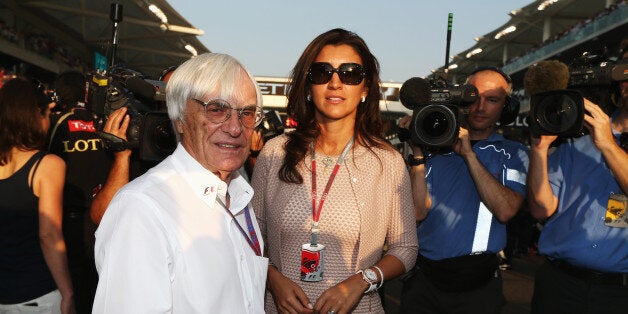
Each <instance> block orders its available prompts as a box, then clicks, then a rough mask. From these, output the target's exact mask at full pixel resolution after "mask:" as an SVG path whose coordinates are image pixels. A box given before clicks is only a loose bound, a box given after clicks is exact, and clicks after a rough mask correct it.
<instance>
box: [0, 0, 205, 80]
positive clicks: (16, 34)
mask: <svg viewBox="0 0 628 314" xmlns="http://www.w3.org/2000/svg"><path fill="white" fill-rule="evenodd" d="M116 3H119V4H121V5H122V13H123V14H122V17H123V18H122V21H121V22H120V23H119V27H118V45H117V49H116V58H115V61H116V64H118V63H122V64H126V65H128V66H129V67H130V68H132V69H134V70H137V71H139V72H141V73H143V74H144V75H146V76H147V77H152V78H157V77H158V76H159V73H160V72H161V71H162V70H164V69H166V68H168V67H170V66H172V65H177V64H180V63H182V62H183V61H185V60H187V59H189V58H190V57H191V56H192V55H194V54H201V53H204V52H207V51H209V49H207V48H206V47H205V46H204V45H203V44H202V43H201V42H200V41H199V40H198V36H200V35H202V34H203V31H202V30H200V29H197V28H195V27H194V26H192V25H191V24H190V23H189V22H188V21H187V20H185V18H183V17H182V16H181V15H180V14H179V13H178V12H177V11H176V10H175V9H174V8H172V7H171V6H170V5H169V4H168V2H167V1H165V0H151V1H150V2H148V1H143V0H117V1H116ZM110 8H111V2H110V1H83V0H47V1H32V0H19V1H18V0H2V2H0V67H3V68H5V69H6V70H7V71H13V72H19V73H23V74H27V75H32V76H37V77H38V78H40V79H42V80H49V78H53V77H54V75H55V74H58V73H60V72H62V71H64V70H68V69H76V70H79V71H83V72H87V71H91V70H92V69H94V64H96V63H97V59H98V61H100V58H103V57H104V58H105V59H106V62H109V60H108V59H107V58H109V57H110V56H111V49H110V46H111V45H110V43H111V41H112V35H113V33H112V29H113V27H112V24H113V22H112V19H111V18H110ZM159 12H162V13H161V14H160V13H159Z"/></svg>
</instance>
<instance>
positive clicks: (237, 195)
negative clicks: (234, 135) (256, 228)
mask: <svg viewBox="0 0 628 314" xmlns="http://www.w3.org/2000/svg"><path fill="white" fill-rule="evenodd" d="M172 161H173V164H174V166H175V168H176V169H177V171H179V172H180V173H182V174H185V175H183V178H184V179H185V180H186V181H187V183H188V184H189V185H190V187H192V189H193V190H194V193H195V194H196V195H197V196H198V197H199V198H200V199H203V200H205V202H207V203H208V204H210V206H212V207H213V206H214V203H215V202H216V198H220V200H221V201H222V202H223V203H224V202H225V197H226V194H227V191H229V195H230V200H231V201H230V208H229V209H230V210H231V212H232V213H233V214H234V215H236V214H238V213H239V212H240V211H242V210H243V209H244V207H245V206H247V205H248V204H249V202H250V201H251V199H252V198H253V188H252V187H251V185H250V184H249V183H248V182H247V181H246V180H245V179H244V178H243V177H242V176H241V175H240V174H239V173H238V172H237V171H234V172H233V173H232V174H231V175H232V179H231V181H230V183H229V185H228V186H227V184H226V183H225V182H224V181H222V180H220V178H218V176H216V175H215V174H213V173H212V172H211V171H209V170H207V169H206V168H205V167H203V166H202V165H201V164H200V163H199V162H198V161H197V160H196V159H194V158H193V157H192V155H190V154H189V153H188V152H187V150H185V148H184V147H183V145H181V143H179V144H178V145H177V148H176V149H175V151H174V153H172Z"/></svg>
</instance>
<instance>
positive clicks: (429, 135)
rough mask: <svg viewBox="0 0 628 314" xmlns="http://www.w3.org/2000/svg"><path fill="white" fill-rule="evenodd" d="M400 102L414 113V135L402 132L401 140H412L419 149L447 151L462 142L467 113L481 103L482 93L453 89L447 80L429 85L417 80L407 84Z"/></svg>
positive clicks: (462, 87) (470, 87)
mask: <svg viewBox="0 0 628 314" xmlns="http://www.w3.org/2000/svg"><path fill="white" fill-rule="evenodd" d="M399 98H400V100H401V103H402V104H403V105H404V106H405V107H406V108H408V109H411V110H412V122H411V124H410V128H409V133H410V134H409V136H408V134H404V131H401V132H400V133H399V134H398V136H399V140H400V141H405V140H407V139H408V137H409V138H410V140H411V141H412V143H413V144H414V145H417V146H427V147H446V146H451V145H452V144H453V143H454V142H456V140H457V139H458V132H459V131H460V125H461V121H462V119H463V115H464V109H465V108H466V107H468V106H469V105H471V104H472V103H474V102H475V101H476V100H477V98H478V90H477V88H476V87H475V86H473V85H467V84H465V85H459V86H451V85H449V84H447V82H446V81H445V80H443V79H435V80H431V81H429V82H428V81H427V80H425V79H423V78H420V77H413V78H411V79H409V80H407V81H406V82H404V83H403V85H402V86H401V90H400V91H399ZM400 130H403V129H400Z"/></svg>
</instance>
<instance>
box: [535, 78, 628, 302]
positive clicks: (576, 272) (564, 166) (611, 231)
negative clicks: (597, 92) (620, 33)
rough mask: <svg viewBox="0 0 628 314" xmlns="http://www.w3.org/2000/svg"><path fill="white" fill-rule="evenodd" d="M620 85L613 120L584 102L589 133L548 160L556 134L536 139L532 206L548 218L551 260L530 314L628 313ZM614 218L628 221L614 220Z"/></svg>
mask: <svg viewBox="0 0 628 314" xmlns="http://www.w3.org/2000/svg"><path fill="white" fill-rule="evenodd" d="M624 75H625V74H624ZM624 78H625V77H624ZM619 85H620V88H621V96H622V105H621V108H619V109H618V110H617V111H616V112H615V113H614V114H612V115H611V117H610V118H609V116H608V115H606V113H604V111H602V109H601V108H600V107H598V106H597V105H596V104H594V103H592V102H590V101H589V100H587V99H585V100H584V109H585V116H584V126H585V127H586V128H587V129H588V131H589V134H588V135H585V136H582V137H579V138H569V139H566V140H565V141H564V142H563V143H562V144H561V145H560V146H558V148H557V149H556V151H555V152H554V153H552V154H551V155H550V156H549V157H548V151H549V148H550V145H551V143H552V142H553V141H554V140H555V139H556V138H557V136H556V135H541V136H540V137H538V138H534V137H533V138H532V140H531V148H530V149H531V151H530V172H529V174H528V178H527V184H528V201H529V205H530V210H531V212H532V214H533V215H534V216H535V217H536V218H537V219H541V220H547V221H546V223H545V226H544V227H543V230H542V231H541V236H540V239H539V251H540V253H541V254H543V255H545V256H546V257H547V262H546V263H545V264H543V265H542V266H541V267H540V268H539V270H538V271H537V274H536V278H535V286H534V296H533V298H532V313H553V312H560V313H625V312H626V309H627V308H628V229H627V227H628V220H627V219H626V217H627V216H626V214H625V210H626V194H627V193H628V167H626V165H628V153H627V152H626V148H627V146H628V145H627V144H628V143H626V141H627V140H628V138H627V137H626V136H625V134H628V133H626V132H628V81H627V80H625V79H624V80H623V81H621V83H620V84H619ZM622 133H623V134H624V136H621V135H622ZM621 138H623V139H624V140H623V141H622V140H621ZM620 145H621V146H620ZM622 147H623V149H622ZM617 213H623V217H622V218H623V219H612V218H613V216H615V214H617ZM620 216H621V215H620Z"/></svg>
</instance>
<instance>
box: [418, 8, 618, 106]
mask: <svg viewBox="0 0 628 314" xmlns="http://www.w3.org/2000/svg"><path fill="white" fill-rule="evenodd" d="M508 14H509V15H510V20H509V21H508V22H506V23H505V24H504V25H502V26H500V27H498V28H496V29H495V30H493V31H491V32H489V33H487V34H485V35H483V36H481V37H478V38H475V40H476V44H475V45H473V46H472V47H469V48H468V49H466V50H464V51H462V52H460V53H458V54H456V55H454V56H452V57H451V58H450V62H449V64H448V65H443V66H442V67H440V68H438V69H435V70H433V74H432V75H430V77H434V76H435V74H436V73H442V72H444V71H445V70H446V69H447V76H448V78H449V79H450V80H451V81H452V82H454V83H462V82H464V80H465V79H466V77H467V76H468V75H469V73H470V72H471V71H472V70H473V69H475V68H477V67H480V66H496V67H503V70H504V72H506V73H508V74H509V75H510V76H511V77H512V78H513V81H514V83H515V87H521V88H522V87H523V83H522V81H523V75H524V74H525V71H526V69H527V68H528V67H529V66H530V65H532V64H534V63H536V62H539V61H542V60H548V59H555V60H560V61H562V62H564V63H566V64H568V65H571V64H572V63H573V61H574V60H576V59H578V58H579V57H580V56H582V55H583V53H585V52H586V53H588V54H589V55H600V56H601V57H602V58H611V57H616V56H617V55H618V51H619V46H620V44H621V42H622V40H624V39H626V38H628V35H626V34H628V23H627V22H628V1H626V0H537V1H531V2H530V4H528V5H527V6H525V7H523V8H520V9H518V10H514V11H511V12H509V13H508ZM518 92H519V93H522V91H518ZM521 95H522V94H521Z"/></svg>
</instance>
